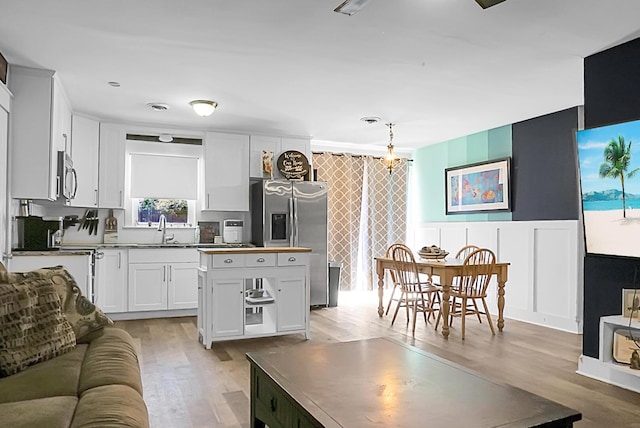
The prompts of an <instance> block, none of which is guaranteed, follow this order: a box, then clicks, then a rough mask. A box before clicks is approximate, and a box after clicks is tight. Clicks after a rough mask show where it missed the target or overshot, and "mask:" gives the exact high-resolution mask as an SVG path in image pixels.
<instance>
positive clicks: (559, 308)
mask: <svg viewBox="0 0 640 428" xmlns="http://www.w3.org/2000/svg"><path fill="white" fill-rule="evenodd" d="M581 228H582V226H581V225H580V223H579V221H577V220H564V221H519V222H513V221H490V222H434V223H423V224H422V225H421V227H420V228H419V230H417V232H416V236H415V242H416V246H417V248H420V247H422V246H425V245H433V244H435V245H438V246H439V247H441V248H444V249H445V250H447V251H449V253H451V254H450V257H452V256H454V255H455V253H456V252H457V251H458V249H459V248H461V247H463V246H464V245H467V244H475V245H478V246H481V247H486V248H490V249H492V250H493V251H494V252H495V253H496V256H497V258H498V260H500V261H506V262H509V263H510V266H509V280H508V281H507V284H506V287H505V312H504V315H505V318H512V319H517V320H521V321H526V322H530V323H534V324H539V325H544V326H547V327H551V328H556V329H559V330H565V331H570V332H573V333H580V332H582V319H583V317H582V315H583V314H582V308H583V293H582V271H583V257H582V255H583V248H582V245H580V242H581V240H580V239H579V236H580V235H581ZM496 287H497V284H496V281H495V278H494V279H493V280H492V284H491V286H490V290H489V301H488V304H489V308H491V310H492V312H494V313H497V291H496ZM505 328H506V329H508V328H509V322H508V320H507V321H506V322H505Z"/></svg>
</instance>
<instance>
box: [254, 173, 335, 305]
mask: <svg viewBox="0 0 640 428" xmlns="http://www.w3.org/2000/svg"><path fill="white" fill-rule="evenodd" d="M327 188H328V186H327V183H325V182H320V181H287V180H263V181H260V182H257V183H254V184H252V185H251V237H252V242H253V243H254V244H255V245H257V246H260V247H262V246H264V247H307V248H311V254H310V265H311V306H326V305H327V304H328V303H329V296H328V265H327Z"/></svg>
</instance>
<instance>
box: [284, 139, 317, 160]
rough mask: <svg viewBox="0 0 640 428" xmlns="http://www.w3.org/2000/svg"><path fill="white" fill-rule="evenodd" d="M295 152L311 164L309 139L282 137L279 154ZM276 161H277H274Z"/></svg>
mask: <svg viewBox="0 0 640 428" xmlns="http://www.w3.org/2000/svg"><path fill="white" fill-rule="evenodd" d="M289 150H296V151H299V152H300V153H302V154H304V155H305V156H306V157H307V160H308V161H309V164H311V140H310V139H309V138H293V137H282V140H281V142H280V153H283V152H287V151H289ZM276 160H277V159H276Z"/></svg>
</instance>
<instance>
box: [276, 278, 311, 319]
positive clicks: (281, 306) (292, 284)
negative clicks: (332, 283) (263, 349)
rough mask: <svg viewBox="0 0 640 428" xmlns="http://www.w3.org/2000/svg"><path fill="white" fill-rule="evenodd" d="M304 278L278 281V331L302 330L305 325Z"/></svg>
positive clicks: (306, 310) (306, 309)
mask: <svg viewBox="0 0 640 428" xmlns="http://www.w3.org/2000/svg"><path fill="white" fill-rule="evenodd" d="M305 293H306V287H305V277H304V276H300V277H295V276H292V277H290V278H289V277H284V278H280V279H278V295H277V304H278V331H290V330H302V329H304V328H305V325H306V318H305V317H306V314H307V312H308V307H307V305H306V304H305V301H306V299H305Z"/></svg>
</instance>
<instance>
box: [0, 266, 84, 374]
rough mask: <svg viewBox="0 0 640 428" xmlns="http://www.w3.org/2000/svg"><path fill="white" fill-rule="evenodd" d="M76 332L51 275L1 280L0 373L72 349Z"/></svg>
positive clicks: (12, 372) (26, 365) (18, 369)
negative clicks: (2, 281) (6, 282)
mask: <svg viewBox="0 0 640 428" xmlns="http://www.w3.org/2000/svg"><path fill="white" fill-rule="evenodd" d="M75 346H76V336H75V334H74V332H73V328H72V327H71V324H69V321H67V319H66V318H65V316H64V315H63V314H62V311H61V308H60V297H59V296H58V293H57V292H56V290H55V288H54V286H53V284H52V282H51V281H49V280H48V279H43V278H28V279H25V280H24V281H22V282H16V283H11V284H0V377H1V376H8V375H12V374H15V373H18V372H20V371H22V370H24V369H25V368H27V367H28V366H30V365H32V364H35V363H39V362H41V361H46V360H49V359H51V358H54V357H56V356H58V355H61V354H64V353H65V352H68V351H70V350H71V349H73V348H74V347H75Z"/></svg>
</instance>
